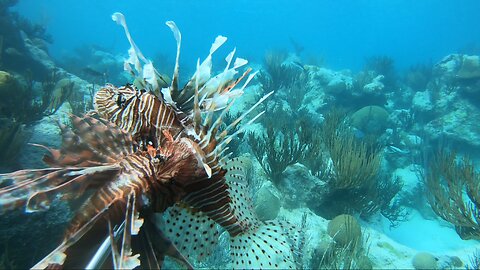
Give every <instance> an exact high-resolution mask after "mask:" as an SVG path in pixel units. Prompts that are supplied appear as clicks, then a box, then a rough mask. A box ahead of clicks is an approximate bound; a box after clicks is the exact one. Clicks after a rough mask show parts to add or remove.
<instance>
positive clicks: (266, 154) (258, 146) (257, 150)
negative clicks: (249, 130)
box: [248, 125, 306, 184]
mask: <svg viewBox="0 0 480 270" xmlns="http://www.w3.org/2000/svg"><path fill="white" fill-rule="evenodd" d="M303 131H304V126H302V125H295V126H294V127H292V126H286V125H285V126H284V128H282V129H281V130H280V129H274V128H273V127H271V126H270V127H267V132H266V134H262V135H260V136H255V135H253V134H249V135H248V143H249V144H250V147H251V149H252V151H253V154H254V155H255V157H256V158H257V160H258V162H260V164H261V165H262V168H263V169H264V171H265V173H266V174H267V175H268V177H269V178H270V179H271V180H272V181H273V183H275V184H278V183H279V182H280V180H281V179H282V178H281V175H282V173H283V171H285V169H286V168H287V166H289V165H292V164H295V163H296V162H297V161H298V160H300V159H301V157H302V155H303V153H304V152H305V148H306V144H305V143H304V142H303V138H304V136H302V134H304V133H303Z"/></svg>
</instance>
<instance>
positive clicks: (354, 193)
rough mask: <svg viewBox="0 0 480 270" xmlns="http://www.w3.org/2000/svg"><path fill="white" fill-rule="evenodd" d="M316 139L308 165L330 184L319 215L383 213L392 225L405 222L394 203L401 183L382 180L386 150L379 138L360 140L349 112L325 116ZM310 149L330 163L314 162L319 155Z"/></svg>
mask: <svg viewBox="0 0 480 270" xmlns="http://www.w3.org/2000/svg"><path fill="white" fill-rule="evenodd" d="M315 136H316V137H317V138H315V137H314V139H312V140H311V142H312V143H311V145H309V148H307V155H306V156H305V157H306V158H307V157H308V159H306V160H305V161H304V164H306V165H307V166H308V167H309V168H310V170H311V171H312V173H313V174H315V175H317V176H320V177H321V178H322V179H323V180H324V181H326V182H327V184H328V185H327V186H328V189H329V190H328V192H327V195H326V197H325V198H323V200H322V203H321V204H320V206H319V207H317V208H316V209H315V211H316V212H317V213H318V214H320V215H321V216H323V217H325V218H332V217H334V216H336V215H338V214H342V213H352V212H354V213H360V214H361V215H362V216H364V217H368V216H370V215H372V214H373V213H375V212H378V211H380V212H382V214H384V215H385V216H386V217H388V218H389V219H390V220H391V222H392V224H395V222H397V221H402V220H404V217H405V213H404V212H403V209H402V208H401V207H399V205H398V203H391V202H392V200H393V197H394V196H395V194H397V193H398V191H399V190H400V189H401V185H400V183H399V182H398V181H391V180H390V178H386V177H385V178H384V179H381V178H380V177H379V174H380V163H381V160H382V155H381V152H382V151H381V149H382V147H380V145H379V144H378V143H377V140H376V139H371V140H366V139H359V138H357V137H356V136H355V134H354V133H353V132H352V130H351V128H349V125H348V122H347V120H346V116H345V113H344V112H342V111H339V110H333V111H332V112H331V113H329V114H327V115H326V116H325V120H324V123H323V125H322V127H321V129H320V132H317V135H315ZM309 149H314V151H313V152H314V153H318V152H319V153H322V155H318V156H317V158H320V159H322V160H323V159H329V160H330V162H329V163H327V164H325V163H324V164H321V163H319V162H320V161H318V160H314V159H315V154H314V153H311V154H309ZM322 151H323V152H322ZM312 165H313V166H312ZM312 168H315V169H312Z"/></svg>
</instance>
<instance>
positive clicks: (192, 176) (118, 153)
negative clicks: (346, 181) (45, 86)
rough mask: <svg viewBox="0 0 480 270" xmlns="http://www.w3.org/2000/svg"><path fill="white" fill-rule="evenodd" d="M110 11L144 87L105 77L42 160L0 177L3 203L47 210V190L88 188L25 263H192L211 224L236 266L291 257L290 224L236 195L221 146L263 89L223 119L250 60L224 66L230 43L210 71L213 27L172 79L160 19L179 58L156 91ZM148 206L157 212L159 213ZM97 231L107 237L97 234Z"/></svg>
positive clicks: (288, 262)
mask: <svg viewBox="0 0 480 270" xmlns="http://www.w3.org/2000/svg"><path fill="white" fill-rule="evenodd" d="M112 18H113V19H114V20H115V21H116V22H117V23H119V24H121V25H122V26H123V27H124V29H125V32H126V34H127V38H128V40H129V42H130V44H131V46H132V47H131V49H130V50H129V53H130V58H129V59H128V60H127V61H126V63H125V68H126V70H128V71H130V72H131V73H132V74H135V71H134V70H133V69H132V68H131V67H132V66H133V67H134V68H135V70H136V72H137V74H136V75H137V78H138V77H141V79H142V81H143V83H144V86H145V88H146V89H141V90H138V89H137V88H136V87H135V86H133V85H126V86H123V87H119V88H117V87H114V86H112V85H107V86H106V87H104V88H102V89H101V90H99V92H98V93H97V94H96V96H95V101H94V105H95V111H94V112H91V113H88V114H87V115H85V116H83V117H81V118H80V117H76V116H72V126H73V128H72V129H68V128H66V127H64V126H62V127H61V129H62V148H61V149H60V150H56V149H50V148H47V149H48V151H49V152H50V153H49V155H46V156H45V157H44V161H45V163H47V164H48V165H49V166H50V168H48V169H39V170H22V171H17V172H13V173H9V174H3V175H0V184H1V185H2V186H5V185H6V187H3V188H1V189H0V207H1V208H0V210H1V211H2V212H3V211H6V210H10V209H16V208H19V207H25V209H26V211H27V212H33V211H40V210H46V209H48V206H49V205H50V204H51V203H52V201H53V200H54V199H55V198H59V197H60V198H62V199H68V200H71V199H77V198H85V199H84V203H83V204H82V205H81V206H80V208H79V209H78V210H77V211H75V213H76V214H75V216H74V217H73V219H72V221H71V223H70V225H69V227H68V228H67V230H66V233H65V236H64V240H63V242H62V243H61V244H60V245H59V246H58V247H57V248H56V249H55V250H54V251H52V252H51V253H50V254H49V255H47V256H46V257H45V258H44V259H43V260H42V261H40V262H39V263H38V264H37V265H35V266H34V267H33V268H45V267H51V266H55V265H63V266H65V267H85V264H84V263H85V259H86V258H85V257H84V256H80V255H79V254H82V253H85V251H86V250H87V251H88V250H90V251H92V250H93V251H95V250H98V251H97V252H96V253H95V254H92V252H90V253H89V254H87V255H88V256H93V255H95V256H93V257H94V260H93V261H95V260H97V261H96V263H97V264H89V265H88V266H87V267H92V266H97V267H98V266H100V265H102V262H101V261H98V259H95V258H97V255H98V254H99V252H100V251H102V250H103V253H108V252H107V251H110V252H111V254H112V256H111V257H112V259H113V260H112V262H111V263H112V265H110V266H112V267H115V268H134V267H137V266H139V265H141V266H142V267H145V268H160V267H161V265H162V262H163V258H164V256H165V255H169V256H171V257H173V258H175V259H177V261H179V262H181V263H183V264H184V266H185V267H187V268H192V264H191V263H192V262H191V261H192V260H197V259H198V260H200V259H202V258H205V257H206V256H207V255H208V254H209V253H210V252H211V251H212V247H213V246H214V245H215V244H216V243H217V240H218V237H219V231H218V230H217V228H216V226H217V225H219V226H220V227H221V228H223V229H224V230H226V231H227V232H228V234H229V235H230V237H231V247H230V248H231V255H232V260H233V263H234V264H233V266H234V267H241V268H258V267H267V268H287V267H295V264H294V263H295V262H294V259H293V258H292V256H293V255H294V254H292V252H293V249H292V245H291V244H290V242H288V241H287V240H288V239H286V237H285V236H286V233H285V230H287V229H288V230H292V229H291V228H290V227H288V226H282V225H281V224H279V223H273V222H271V223H262V222H260V221H259V220H258V219H257V218H256V217H255V215H254V214H253V211H252V210H251V208H250V206H249V200H248V198H246V197H245V196H244V195H243V193H244V189H245V186H244V184H243V182H242V180H243V178H244V176H243V174H242V169H241V167H240V166H239V165H240V162H239V161H236V160H233V161H228V160H227V157H228V155H226V154H225V151H226V150H227V147H226V145H227V144H228V143H229V142H230V140H231V139H232V138H233V137H234V136H235V135H236V134H238V132H241V131H242V129H241V128H240V129H239V130H237V131H235V132H232V130H234V129H235V128H236V127H237V125H238V124H239V123H240V121H242V120H243V119H244V118H245V116H246V115H247V114H248V113H250V112H251V111H252V110H253V109H254V108H255V107H256V106H257V105H258V104H260V103H261V102H262V101H263V100H264V99H265V98H267V97H268V95H269V94H268V95H266V96H264V97H263V98H262V99H260V100H259V101H258V102H257V103H256V104H255V105H254V106H252V107H251V108H250V109H249V110H247V111H246V112H244V114H242V115H241V116H240V117H238V118H237V119H236V120H235V121H233V123H231V124H230V125H228V126H227V127H225V128H223V129H221V128H220V127H221V125H222V123H223V121H222V118H223V117H224V116H225V114H226V113H227V112H228V110H229V108H230V107H231V106H232V104H233V101H234V100H235V99H236V98H237V97H238V96H240V95H241V94H242V93H243V90H244V88H245V87H246V85H247V84H248V82H249V81H250V80H251V79H252V78H253V75H254V74H250V75H249V71H250V70H247V71H246V72H245V73H244V74H243V75H242V76H240V77H238V78H235V76H234V75H235V74H236V73H237V71H236V69H237V68H239V67H241V66H243V65H244V64H246V60H243V59H236V60H235V61H234V63H233V67H230V65H231V62H232V59H233V54H234V52H232V53H230V54H229V55H228V56H227V58H226V61H227V67H226V68H225V70H224V71H223V72H222V73H220V74H219V75H217V76H215V77H210V73H211V55H212V53H213V52H215V50H216V49H218V47H220V46H221V45H222V44H223V43H224V42H225V40H226V38H224V37H221V36H220V37H218V38H217V39H216V40H215V42H214V43H213V45H212V48H211V50H210V54H209V55H208V57H207V59H206V60H205V61H203V62H202V64H200V63H199V64H198V65H197V71H196V73H195V74H194V75H193V77H192V79H191V80H190V81H189V82H188V83H187V84H186V86H185V87H184V88H183V89H179V88H178V55H179V48H180V41H181V35H180V32H179V31H178V29H177V27H176V25H175V24H174V23H173V22H168V23H167V25H168V26H169V27H170V28H171V30H172V31H173V33H174V36H175V38H176V40H177V58H176V67H175V71H174V75H173V79H172V85H171V86H170V87H169V88H167V89H162V91H161V93H162V95H161V96H157V95H155V94H153V90H158V89H155V87H156V74H157V73H156V71H155V69H154V68H153V65H152V63H151V62H150V61H148V60H147V59H146V58H145V57H144V56H143V55H142V54H141V52H140V50H139V49H138V47H137V46H136V45H135V43H134V42H133V40H132V39H131V36H130V33H129V32H128V28H127V26H126V23H125V19H124V17H123V15H121V14H119V13H115V14H114V15H113V17H112ZM142 62H143V63H144V65H143V67H142V65H141V63H142ZM247 75H248V77H247ZM245 77H247V78H246V82H245V83H244V84H243V86H242V87H241V88H240V89H237V88H236V86H237V84H239V83H240V82H241V81H242V79H244V78H245ZM260 115H261V113H260V114H258V115H257V116H256V117H253V119H252V120H250V122H252V121H254V120H255V119H256V118H257V117H258V116H260ZM250 122H249V123H250ZM247 124H248V123H247ZM156 213H163V219H161V222H159V220H158V214H156ZM99 237H102V238H105V241H104V242H103V243H101V242H98V241H96V240H98V239H99ZM102 238H100V239H102ZM293 241H296V238H295V237H293ZM92 243H93V244H92ZM105 243H106V245H105ZM108 246H110V248H108ZM187 250H188V251H189V252H188V253H185V251H187ZM87 253H88V252H87ZM100 253H101V252H100ZM134 253H136V254H135V255H134ZM82 263H83V265H82ZM107 263H108V262H107Z"/></svg>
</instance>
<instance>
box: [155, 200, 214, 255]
mask: <svg viewBox="0 0 480 270" xmlns="http://www.w3.org/2000/svg"><path fill="white" fill-rule="evenodd" d="M163 220H164V221H163V222H160V226H161V227H162V230H161V233H162V237H163V238H164V239H165V245H170V247H169V248H168V253H167V255H169V256H170V257H173V258H176V259H177V260H179V259H181V260H187V259H188V260H191V261H193V262H195V261H200V260H202V259H205V258H206V257H208V256H210V255H211V254H213V252H214V249H215V247H216V245H217V243H218V239H219V231H218V230H217V227H216V222H215V221H214V220H212V219H210V218H209V217H208V216H207V215H206V214H205V213H203V212H201V211H198V210H197V209H194V208H191V207H189V206H187V205H184V204H181V203H178V204H176V205H175V206H172V207H170V208H169V209H168V210H167V211H166V212H165V213H164V214H163ZM186 251H188V252H186ZM181 252H183V255H182V253H181ZM184 255H185V256H186V259H185V257H184ZM182 258H183V259H182Z"/></svg>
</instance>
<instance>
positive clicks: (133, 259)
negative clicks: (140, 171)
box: [108, 190, 143, 269]
mask: <svg viewBox="0 0 480 270" xmlns="http://www.w3.org/2000/svg"><path fill="white" fill-rule="evenodd" d="M135 205H136V195H135V192H134V191H133V190H132V191H131V192H130V194H129V195H128V198H127V207H126V212H125V226H124V229H123V236H122V241H121V248H120V252H118V251H117V247H116V243H115V239H114V237H113V233H112V231H113V230H112V226H111V224H110V221H109V225H108V226H109V235H110V243H111V248H112V256H113V265H114V268H115V269H133V268H135V267H137V266H140V260H139V258H138V257H139V256H140V255H139V254H132V246H131V237H132V235H136V234H138V231H139V230H140V227H141V225H142V224H143V220H142V219H139V218H138V212H137V211H136V210H135Z"/></svg>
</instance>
